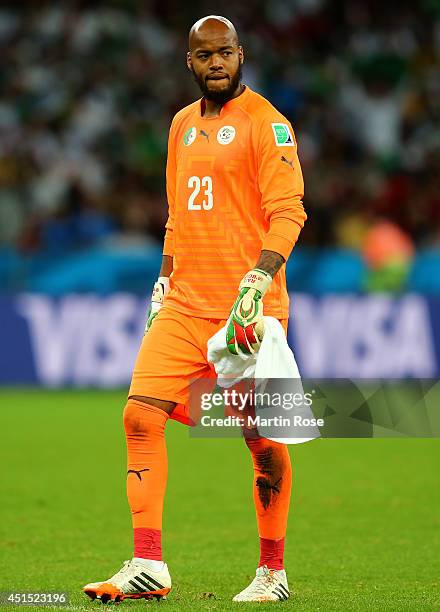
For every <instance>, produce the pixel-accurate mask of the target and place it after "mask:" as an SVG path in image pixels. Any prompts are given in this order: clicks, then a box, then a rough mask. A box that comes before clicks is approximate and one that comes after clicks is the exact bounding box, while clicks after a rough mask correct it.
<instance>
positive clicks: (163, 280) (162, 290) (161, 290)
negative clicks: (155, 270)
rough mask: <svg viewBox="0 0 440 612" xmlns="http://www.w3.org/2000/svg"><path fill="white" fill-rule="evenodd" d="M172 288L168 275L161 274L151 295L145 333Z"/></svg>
mask: <svg viewBox="0 0 440 612" xmlns="http://www.w3.org/2000/svg"><path fill="white" fill-rule="evenodd" d="M169 290H170V279H169V277H168V276H159V278H158V279H157V281H156V282H155V283H154V287H153V293H152V295H151V305H150V310H149V311H148V317H147V323H146V325H145V333H147V331H148V330H149V329H150V327H151V324H152V322H153V321H154V319H155V317H157V313H158V312H159V310H160V309H161V308H162V304H163V299H164V297H165V296H166V294H167V293H168V291H169Z"/></svg>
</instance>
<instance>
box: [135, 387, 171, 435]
mask: <svg viewBox="0 0 440 612" xmlns="http://www.w3.org/2000/svg"><path fill="white" fill-rule="evenodd" d="M132 400H135V401H132ZM149 400H152V401H149ZM154 401H155V400H154V398H148V397H143V396H136V395H135V396H130V397H129V398H128V401H127V403H126V405H125V408H124V414H123V423H124V429H125V433H126V434H127V435H130V436H138V435H145V433H147V432H148V431H150V432H151V431H152V426H153V425H154V426H156V425H157V427H158V428H159V429H163V428H164V427H165V423H166V421H167V420H168V413H167V411H166V410H164V409H163V408H162V407H159V406H157V405H156V404H154ZM156 401H158V402H161V400H156ZM141 403H143V404H144V405H145V407H142V406H141V405H140V404H141ZM165 403H169V404H173V402H165ZM174 405H175V404H174ZM149 406H150V408H149Z"/></svg>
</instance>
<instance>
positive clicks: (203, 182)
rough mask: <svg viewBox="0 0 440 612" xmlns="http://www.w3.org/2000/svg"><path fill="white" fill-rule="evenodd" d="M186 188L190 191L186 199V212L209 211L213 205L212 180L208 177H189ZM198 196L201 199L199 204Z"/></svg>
mask: <svg viewBox="0 0 440 612" xmlns="http://www.w3.org/2000/svg"><path fill="white" fill-rule="evenodd" d="M188 188H189V189H192V192H191V193H190V196H189V198H188V210H202V209H203V210H211V208H212V207H213V205H214V202H213V198H212V178H211V177H210V176H203V177H202V178H200V177H198V176H191V177H190V178H189V179H188ZM199 194H200V196H201V197H202V198H203V199H202V202H201V204H200V203H198V202H196V199H197V200H198V201H199V202H200V199H199V197H198V196H199Z"/></svg>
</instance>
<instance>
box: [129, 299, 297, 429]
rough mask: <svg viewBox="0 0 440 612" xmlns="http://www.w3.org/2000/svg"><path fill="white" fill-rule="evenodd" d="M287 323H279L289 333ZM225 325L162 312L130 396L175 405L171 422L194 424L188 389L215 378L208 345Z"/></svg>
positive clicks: (148, 339) (142, 349) (141, 356)
mask: <svg viewBox="0 0 440 612" xmlns="http://www.w3.org/2000/svg"><path fill="white" fill-rule="evenodd" d="M287 322H288V320H287V319H282V320H280V323H281V325H282V326H283V328H284V331H285V332H286V333H287ZM224 325H226V320H225V319H201V318H198V317H191V316H189V315H186V314H182V313H180V312H177V311H175V310H171V309H169V308H166V307H165V306H164V307H163V308H161V309H160V311H159V313H158V315H157V316H156V318H155V319H154V321H153V324H152V325H151V327H150V329H149V330H148V333H147V334H145V336H144V338H143V340H142V344H141V347H140V349H139V353H138V356H137V359H136V363H135V366H134V370H133V377H132V379H131V385H130V390H129V393H128V396H129V397H130V396H131V395H142V396H144V397H154V398H156V399H160V400H165V401H169V402H175V403H176V404H177V406H176V408H175V409H174V410H173V412H172V413H171V415H170V416H171V418H172V419H175V420H176V421H181V422H182V423H185V424H187V425H190V424H193V423H192V420H191V419H190V417H189V386H190V383H191V382H193V381H194V380H196V379H199V378H215V377H216V374H215V370H214V366H213V365H212V364H210V363H209V362H208V355H207V353H208V346H207V344H208V340H209V338H211V336H213V335H214V334H215V333H216V332H217V331H218V330H219V329H220V328H221V327H223V326H224Z"/></svg>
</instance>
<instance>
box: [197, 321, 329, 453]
mask: <svg viewBox="0 0 440 612" xmlns="http://www.w3.org/2000/svg"><path fill="white" fill-rule="evenodd" d="M208 361H209V362H211V363H212V364H213V365H214V368H215V371H216V373H217V376H218V378H219V381H218V384H219V386H221V387H231V386H232V385H234V384H236V383H237V382H238V381H240V380H241V379H243V378H255V379H257V380H258V381H264V380H271V379H276V378H282V379H295V380H296V381H297V382H295V383H294V384H293V387H294V388H295V391H296V392H299V393H302V394H303V388H302V383H301V377H300V373H299V370H298V366H297V365H296V361H295V357H294V355H293V353H292V351H291V349H290V347H289V345H288V343H287V339H286V334H285V332H284V329H283V327H282V325H281V323H280V322H279V321H278V320H277V319H275V318H274V317H264V336H263V340H262V342H261V346H260V349H259V351H258V352H257V353H254V354H252V355H232V354H231V353H230V352H229V350H228V348H227V346H226V326H224V327H222V328H221V329H220V330H219V331H218V332H217V333H215V334H214V336H212V338H210V339H209V340H208ZM263 386H264V385H263ZM264 390H265V389H263V388H261V385H260V387H259V388H258V391H260V392H263V391H264ZM295 414H296V415H300V416H302V417H304V418H312V419H313V418H314V416H313V413H312V411H311V410H310V408H309V407H307V406H304V405H302V406H301V407H300V408H295ZM294 429H295V428H294V427H293V426H292V428H290V429H289V431H290V432H291V433H292V434H293V433H294ZM268 431H269V430H268ZM296 431H297V432H298V430H296ZM307 432H308V433H309V434H310V435H311V437H301V438H298V437H295V436H293V437H290V436H289V437H274V436H271V435H270V434H269V435H264V433H265V431H264V428H262V427H258V433H259V434H260V435H261V436H262V437H266V438H268V439H269V440H274V441H275V442H282V443H284V444H301V443H302V442H308V441H309V440H314V439H315V438H317V437H319V436H320V433H319V429H318V428H317V427H314V428H311V427H308V428H307Z"/></svg>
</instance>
